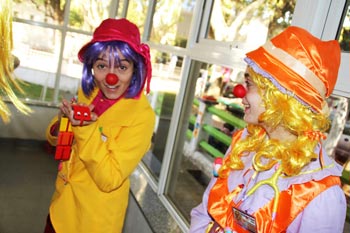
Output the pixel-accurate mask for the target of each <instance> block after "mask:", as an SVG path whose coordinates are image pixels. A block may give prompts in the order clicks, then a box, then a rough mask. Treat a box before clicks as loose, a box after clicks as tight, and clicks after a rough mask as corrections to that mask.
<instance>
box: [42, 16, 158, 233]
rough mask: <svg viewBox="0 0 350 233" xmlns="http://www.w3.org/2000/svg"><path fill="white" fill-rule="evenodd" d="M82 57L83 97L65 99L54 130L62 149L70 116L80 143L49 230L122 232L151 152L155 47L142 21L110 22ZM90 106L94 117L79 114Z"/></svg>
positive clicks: (61, 179) (51, 135)
mask: <svg viewBox="0 0 350 233" xmlns="http://www.w3.org/2000/svg"><path fill="white" fill-rule="evenodd" d="M78 58H79V60H80V61H81V62H82V63H83V74H82V82H81V89H80V90H79V93H78V99H77V100H75V101H74V102H72V101H68V100H63V101H62V104H61V106H60V110H59V113H58V116H57V117H55V118H54V119H53V120H52V122H51V124H50V125H49V127H48V130H47V139H48V141H49V142H50V144H51V145H58V144H59V143H61V141H60V137H59V135H57V128H58V125H59V123H60V122H62V120H63V119H68V121H65V122H69V127H70V128H71V131H72V133H73V136H74V140H73V143H72V145H69V146H71V147H70V150H69V156H67V157H68V158H65V159H61V161H60V166H59V169H58V170H59V171H58V175H57V180H56V190H55V192H54V194H53V198H52V201H51V204H50V208H49V215H48V218H47V224H46V227H45V232H104V233H108V232H122V228H123V223H124V218H125V213H126V209H127V206H128V197H129V187H130V183H129V176H130V174H131V173H132V172H133V170H134V169H135V168H136V166H137V164H138V163H139V162H140V160H141V158H142V157H143V155H144V154H145V153H146V152H147V150H148V149H149V148H150V145H151V138H152V134H153V128H154V124H155V114H154V112H153V109H152V108H151V106H150V105H149V102H148V100H147V98H146V96H145V94H144V87H146V92H147V93H148V92H149V90H150V80H151V76H152V68H151V62H150V53H149V47H148V46H147V45H146V44H143V43H141V42H140V33H139V30H138V28H137V26H136V25H135V24H133V23H131V22H130V21H128V20H126V19H106V20H104V21H103V22H102V23H101V24H100V26H99V27H97V28H96V30H95V31H94V34H93V37H92V39H91V41H90V42H88V43H87V44H85V45H84V46H83V47H82V48H81V49H80V51H79V53H78ZM76 106H78V108H77V107H76ZM84 108H85V109H86V111H84V110H82V111H84V113H89V116H88V117H84V118H82V117H81V113H80V112H75V111H74V109H84ZM59 128H60V130H61V125H60V127H59Z"/></svg>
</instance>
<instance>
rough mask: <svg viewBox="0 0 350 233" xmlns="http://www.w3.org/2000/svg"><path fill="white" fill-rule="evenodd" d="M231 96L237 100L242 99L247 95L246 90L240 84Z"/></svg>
mask: <svg viewBox="0 0 350 233" xmlns="http://www.w3.org/2000/svg"><path fill="white" fill-rule="evenodd" d="M232 93H233V95H234V96H235V97H237V98H243V97H244V96H245V94H247V90H246V89H245V87H244V86H243V85H242V84H238V85H236V86H235V88H233V92H232Z"/></svg>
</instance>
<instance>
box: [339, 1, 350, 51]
mask: <svg viewBox="0 0 350 233" xmlns="http://www.w3.org/2000/svg"><path fill="white" fill-rule="evenodd" d="M342 22H343V25H342V26H341V28H340V35H339V38H338V40H339V44H340V47H341V49H342V51H344V52H349V51H350V1H348V2H347V7H346V8H345V10H344V14H343V19H342Z"/></svg>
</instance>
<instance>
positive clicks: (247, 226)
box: [190, 26, 346, 233]
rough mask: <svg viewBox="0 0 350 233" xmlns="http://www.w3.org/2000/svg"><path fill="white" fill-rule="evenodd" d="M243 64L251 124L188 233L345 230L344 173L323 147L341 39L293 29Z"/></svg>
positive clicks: (214, 181) (236, 137)
mask: <svg viewBox="0 0 350 233" xmlns="http://www.w3.org/2000/svg"><path fill="white" fill-rule="evenodd" d="M245 62H246V63H247V65H248V69H247V71H248V73H249V76H248V77H246V79H245V84H244V87H245V89H246V93H245V95H244V96H242V103H243V105H244V107H245V111H244V112H245V115H244V120H245V122H246V123H247V127H246V128H244V129H242V130H239V131H237V132H236V133H235V134H234V135H233V138H232V143H231V146H230V148H229V149H228V151H227V153H226V156H225V158H224V160H223V162H222V166H221V167H220V169H219V171H218V175H217V177H213V179H212V180H211V181H210V183H209V185H208V187H207V189H206V190H205V192H204V195H203V199H202V203H200V204H199V205H198V206H197V207H195V208H194V209H193V210H192V211H191V226H190V232H191V233H197V232H198V233H199V232H200V233H203V232H227V233H228V232H238V233H242V232H259V233H262V232H264V233H268V232H271V233H277V232H299V233H310V232H317V233H336V232H343V227H344V221H345V216H346V199H345V195H344V192H343V191H342V189H341V186H340V185H341V183H340V178H339V177H340V176H341V174H342V169H343V168H342V166H341V165H339V164H337V163H336V162H335V161H334V160H333V159H332V158H331V157H330V156H328V155H327V154H326V151H325V149H324V148H323V147H322V140H323V139H325V134H324V133H325V131H326V130H327V129H328V127H329V125H330V121H329V119H328V114H329V113H328V107H327V106H328V105H327V102H326V98H327V97H329V96H330V94H331V93H332V91H333V88H334V86H335V83H336V80H337V75H338V69H339V64H340V47H339V44H338V42H337V41H334V40H332V41H321V40H320V39H318V38H316V37H314V36H313V35H311V34H310V33H309V32H307V31H306V30H304V29H302V28H299V27H295V26H290V27H288V28H287V29H286V30H285V31H283V32H282V33H280V34H279V35H277V36H276V37H274V38H273V39H271V41H268V42H267V43H266V44H265V45H263V46H261V47H259V48H258V49H256V50H254V51H251V52H249V53H247V54H246V58H245Z"/></svg>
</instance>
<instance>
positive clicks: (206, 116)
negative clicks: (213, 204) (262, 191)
mask: <svg viewBox="0 0 350 233" xmlns="http://www.w3.org/2000/svg"><path fill="white" fill-rule="evenodd" d="M190 77H191V78H190V80H191V82H192V83H191V84H189V90H195V91H190V92H189V93H188V98H186V99H190V100H191V101H190V102H189V103H186V106H185V107H184V113H183V120H181V121H180V122H181V124H183V125H181V126H180V128H181V129H182V131H181V132H180V135H179V140H178V141H177V142H176V146H175V148H176V151H175V152H174V155H173V157H174V158H173V166H172V167H171V171H170V172H169V174H171V175H170V178H169V179H170V180H169V183H168V185H167V190H166V195H167V196H168V197H169V198H170V200H171V201H172V202H174V204H175V205H176V207H177V209H178V210H179V211H180V212H181V213H182V215H183V216H184V217H185V219H186V220H187V221H189V219H190V211H191V209H192V208H193V207H194V206H196V205H198V204H199V203H200V202H201V199H202V195H203V193H204V190H205V188H206V186H207V185H208V182H209V180H210V178H211V177H212V167H213V166H212V164H213V161H214V158H216V157H223V156H224V154H225V152H226V150H227V149H228V147H229V145H230V143H231V135H232V133H233V132H234V131H235V130H237V129H239V128H242V127H244V126H245V123H244V121H243V120H242V119H241V118H242V116H243V107H242V103H241V99H239V98H235V97H234V96H233V94H232V88H233V86H234V85H236V84H237V83H240V82H242V81H243V78H244V72H241V71H240V70H239V69H234V68H228V67H223V66H219V65H216V64H208V63H203V62H199V61H196V62H194V63H193V65H192V68H191V73H190Z"/></svg>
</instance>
